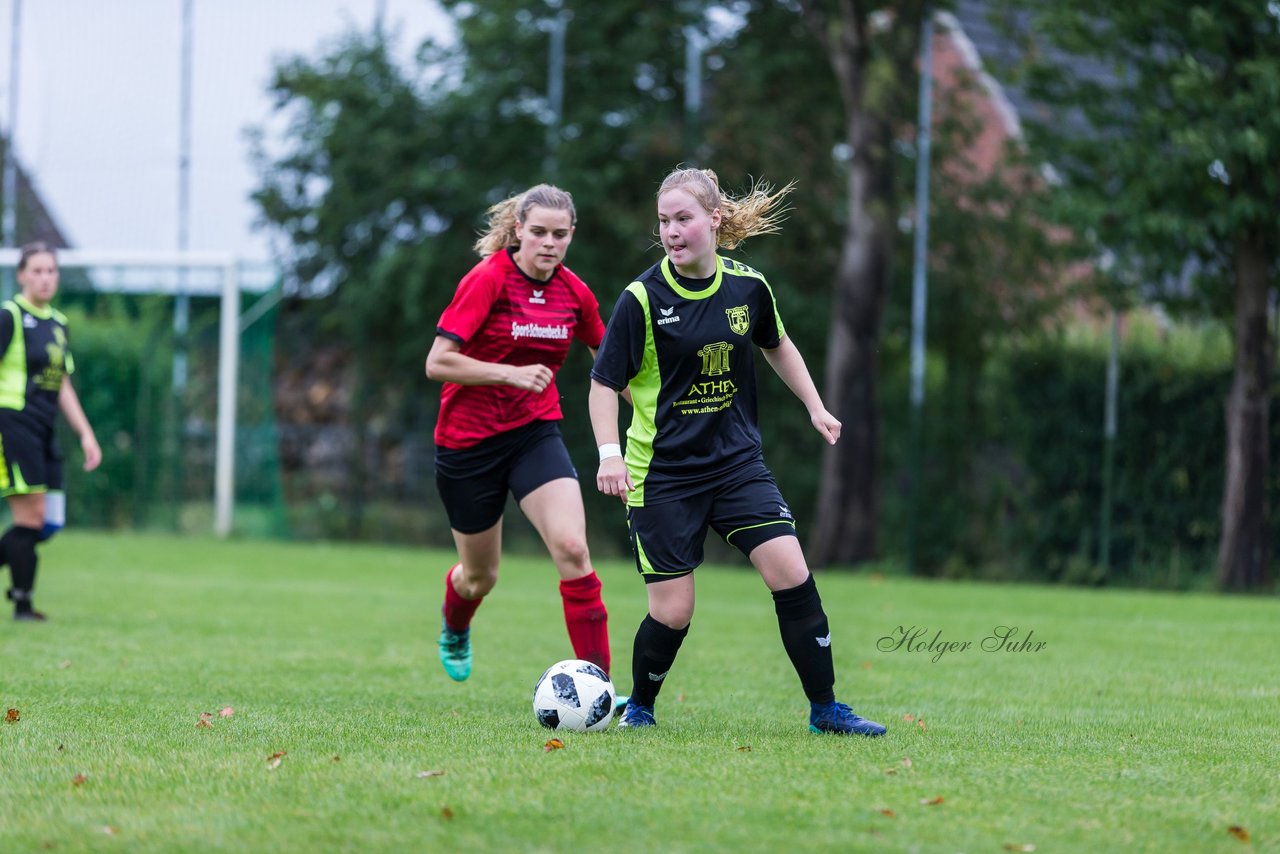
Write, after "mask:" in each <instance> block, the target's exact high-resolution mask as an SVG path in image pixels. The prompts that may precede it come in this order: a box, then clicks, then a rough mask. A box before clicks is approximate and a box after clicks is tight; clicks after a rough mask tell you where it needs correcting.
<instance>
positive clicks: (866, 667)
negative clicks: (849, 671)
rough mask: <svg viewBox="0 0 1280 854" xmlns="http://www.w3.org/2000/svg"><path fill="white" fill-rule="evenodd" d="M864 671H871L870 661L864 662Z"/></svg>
mask: <svg viewBox="0 0 1280 854" xmlns="http://www.w3.org/2000/svg"><path fill="white" fill-rule="evenodd" d="M862 669H863V670H870V669H871V662H870V661H864V662H862Z"/></svg>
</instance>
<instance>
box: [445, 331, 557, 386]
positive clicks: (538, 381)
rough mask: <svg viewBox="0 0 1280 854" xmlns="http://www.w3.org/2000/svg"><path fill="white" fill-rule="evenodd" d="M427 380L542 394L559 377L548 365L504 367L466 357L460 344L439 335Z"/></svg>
mask: <svg viewBox="0 0 1280 854" xmlns="http://www.w3.org/2000/svg"><path fill="white" fill-rule="evenodd" d="M427 378H428V379H432V380H436V381H437V382H444V383H457V384H458V385H509V386H515V387H516V388H520V389H524V390H525V391H532V392H542V391H544V390H546V388H547V386H548V385H550V384H551V380H553V379H554V378H555V373H554V372H553V371H552V370H551V369H550V368H548V367H547V366H546V365H502V364H498V363H496V362H482V361H480V360H479V359H473V358H471V357H470V356H464V355H463V354H462V351H461V349H460V348H459V347H458V342H457V341H454V340H453V339H452V338H446V337H444V336H443V335H437V336H436V340H435V343H434V344H432V345H431V352H430V353H428V354H427Z"/></svg>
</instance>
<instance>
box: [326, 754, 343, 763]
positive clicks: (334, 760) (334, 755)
mask: <svg viewBox="0 0 1280 854" xmlns="http://www.w3.org/2000/svg"><path fill="white" fill-rule="evenodd" d="M329 761H330V762H341V761H342V757H341V756H339V755H338V754H336V753H335V754H333V758H332V759H330V760H329Z"/></svg>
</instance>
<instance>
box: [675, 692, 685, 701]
mask: <svg viewBox="0 0 1280 854" xmlns="http://www.w3.org/2000/svg"><path fill="white" fill-rule="evenodd" d="M676 702H677V703H683V702H684V694H676Z"/></svg>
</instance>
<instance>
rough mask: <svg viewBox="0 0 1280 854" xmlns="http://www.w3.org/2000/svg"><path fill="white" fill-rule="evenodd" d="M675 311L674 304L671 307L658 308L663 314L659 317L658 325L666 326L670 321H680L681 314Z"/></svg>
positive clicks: (659, 312)
mask: <svg viewBox="0 0 1280 854" xmlns="http://www.w3.org/2000/svg"><path fill="white" fill-rule="evenodd" d="M675 311H676V307H675V306H674V305H673V306H671V308H660V309H658V314H660V315H662V317H659V318H658V325H659V326H665V325H666V324H668V323H679V322H680V315H678V314H675ZM672 315H675V316H674V317H672Z"/></svg>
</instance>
